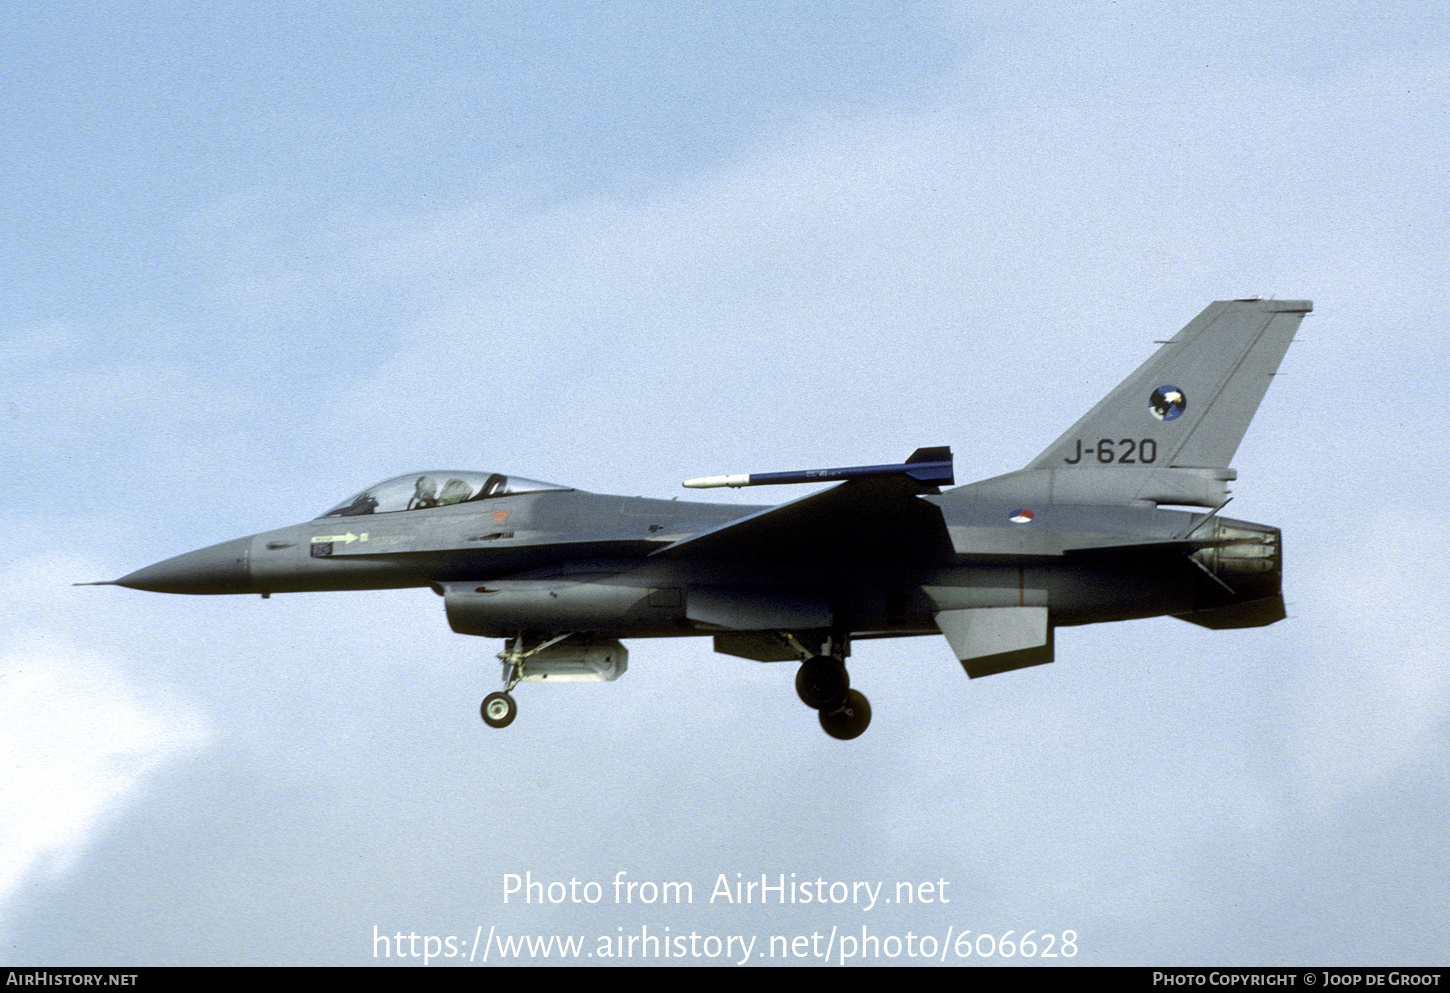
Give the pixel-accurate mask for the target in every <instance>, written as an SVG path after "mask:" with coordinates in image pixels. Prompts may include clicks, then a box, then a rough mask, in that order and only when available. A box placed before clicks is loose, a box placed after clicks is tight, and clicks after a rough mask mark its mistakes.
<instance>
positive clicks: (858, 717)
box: [787, 636, 871, 741]
mask: <svg viewBox="0 0 1450 993" xmlns="http://www.w3.org/2000/svg"><path fill="white" fill-rule="evenodd" d="M787 641H789V642H790V643H792V644H793V645H794V646H795V647H797V648H800V642H798V641H796V639H795V638H794V637H790V636H787ZM833 645H839V646H840V648H839V651H840V652H841V654H840V655H838V654H836V653H835V652H832V653H831V654H829V655H811V654H810V653H809V652H807V651H805V650H803V649H802V651H801V654H802V655H803V656H805V661H803V662H801V667H800V668H799V669H797V670H796V674H795V691H796V695H797V696H799V697H800V698H801V702H802V703H804V704H805V705H806V706H807V707H810V708H811V709H812V710H816V711H819V714H820V720H821V727H822V728H823V729H824V730H825V732H826V734H828V735H830V736H831V737H832V738H840V739H841V740H843V741H849V740H851V739H852V738H859V737H860V736H861V735H862V734H863V733H864V732H865V731H866V728H867V727H869V726H870V724H871V704H870V702H869V701H868V700H867V699H866V697H865V696H864V695H863V694H861V693H860V692H859V691H858V690H853V689H851V677H850V675H849V674H848V673H847V672H846V663H845V661H844V660H843V658H842V655H844V654H845V651H844V647H845V646H844V643H843V642H836V641H835V640H834V639H833V640H832V641H831V642H828V643H827V646H833ZM827 646H823V647H827Z"/></svg>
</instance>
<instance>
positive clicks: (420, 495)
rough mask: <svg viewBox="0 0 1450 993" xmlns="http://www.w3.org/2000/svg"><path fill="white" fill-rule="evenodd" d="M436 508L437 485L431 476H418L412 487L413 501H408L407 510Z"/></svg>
mask: <svg viewBox="0 0 1450 993" xmlns="http://www.w3.org/2000/svg"><path fill="white" fill-rule="evenodd" d="M436 506H438V483H437V482H435V481H434V479H433V477H432V476H419V477H418V482H417V483H415V484H414V486H413V499H411V500H409V501H408V509H409V510H422V509H425V508H427V507H436Z"/></svg>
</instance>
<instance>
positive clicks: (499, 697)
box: [478, 693, 519, 728]
mask: <svg viewBox="0 0 1450 993" xmlns="http://www.w3.org/2000/svg"><path fill="white" fill-rule="evenodd" d="M478 711H479V713H480V714H481V715H483V723H485V724H487V725H488V726H489V727H491V728H506V727H508V726H509V725H510V724H512V723H513V722H514V717H516V716H517V715H518V712H519V705H518V704H516V703H514V698H513V697H511V696H509V695H508V694H507V693H490V694H489V695H488V696H486V697H484V698H483V705H482V706H481V707H479V708H478Z"/></svg>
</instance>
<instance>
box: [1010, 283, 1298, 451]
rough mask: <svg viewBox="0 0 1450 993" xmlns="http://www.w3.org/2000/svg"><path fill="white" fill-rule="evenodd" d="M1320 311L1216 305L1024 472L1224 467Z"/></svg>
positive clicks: (1274, 304) (1287, 305) (1278, 303)
mask: <svg viewBox="0 0 1450 993" xmlns="http://www.w3.org/2000/svg"><path fill="white" fill-rule="evenodd" d="M1312 308H1313V305H1312V304H1311V303H1310V302H1309V301H1307V300H1232V301H1219V302H1218V303H1211V304H1209V305H1208V307H1207V308H1206V309H1205V310H1204V311H1203V313H1201V314H1199V315H1198V316H1197V317H1195V318H1194V319H1193V320H1192V321H1189V322H1188V325H1187V326H1186V327H1185V328H1184V329H1183V330H1182V331H1179V332H1178V333H1177V334H1176V335H1174V336H1173V338H1172V340H1170V341H1169V342H1168V343H1167V344H1165V345H1163V347H1161V348H1159V349H1158V351H1157V352H1156V353H1154V355H1153V357H1152V358H1150V359H1149V360H1148V361H1147V362H1145V363H1143V364H1142V365H1141V366H1139V367H1138V371H1137V372H1135V373H1133V374H1132V375H1131V376H1129V377H1128V378H1127V379H1125V380H1123V382H1122V383H1121V384H1119V386H1118V388H1117V389H1115V390H1113V391H1112V392H1111V393H1109V394H1108V395H1107V396H1106V397H1104V398H1103V399H1102V400H1101V401H1100V402H1099V403H1098V404H1097V406H1095V407H1093V409H1092V410H1090V411H1088V412H1087V414H1086V415H1084V416H1083V417H1082V419H1081V420H1079V421H1078V422H1077V423H1076V424H1074V425H1073V426H1072V427H1070V428H1068V430H1067V433H1066V434H1064V435H1063V436H1062V437H1060V438H1058V439H1057V440H1056V441H1054V442H1053V443H1052V444H1051V445H1049V446H1048V447H1047V449H1046V450H1045V451H1043V453H1042V454H1041V455H1039V456H1037V458H1035V459H1033V460H1032V462H1030V463H1029V464H1028V466H1027V468H1029V469H1062V468H1092V467H1094V466H1099V465H1109V464H1111V465H1142V466H1145V467H1153V466H1156V467H1159V468H1168V467H1171V468H1227V467H1228V464H1229V461H1230V460H1231V459H1232V458H1233V454H1234V452H1235V451H1236V450H1237V449H1238V447H1239V442H1240V441H1242V440H1243V437H1244V432H1245V431H1246V430H1248V426H1249V421H1251V420H1252V419H1253V416H1254V413H1255V412H1256V411H1257V410H1258V409H1259V403H1260V401H1262V400H1263V398H1264V392H1265V391H1266V390H1268V388H1269V380H1270V378H1271V377H1272V376H1273V375H1274V371H1275V370H1277V369H1278V368H1279V363H1280V362H1281V361H1283V359H1284V353H1285V352H1286V351H1288V349H1289V342H1290V340H1292V339H1293V337H1294V332H1295V331H1296V330H1297V329H1298V327H1299V322H1300V321H1301V320H1303V319H1304V315H1305V314H1307V313H1308V312H1309V311H1310V310H1311V309H1312Z"/></svg>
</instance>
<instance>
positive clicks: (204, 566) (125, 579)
mask: <svg viewBox="0 0 1450 993" xmlns="http://www.w3.org/2000/svg"><path fill="white" fill-rule="evenodd" d="M251 547H252V539H251V538H237V539H235V540H233V541H224V542H222V543H221V544H220V545H212V546H211V547H209V548H202V549H198V550H197V551H194V552H187V553H186V554H185V555H178V556H176V557H175V558H170V559H167V560H166V561H164V562H157V563H156V564H155V565H148V566H147V567H146V568H144V569H137V570H136V571H135V572H133V573H131V574H130V575H129V576H122V577H121V578H120V579H118V580H116V583H115V585H117V586H129V587H130V588H131V589H133V590H150V591H151V592H153V593H254V592H256V589H255V587H253V585H252V570H251V567H250V564H249V562H248V560H249V558H250V556H251Z"/></svg>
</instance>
